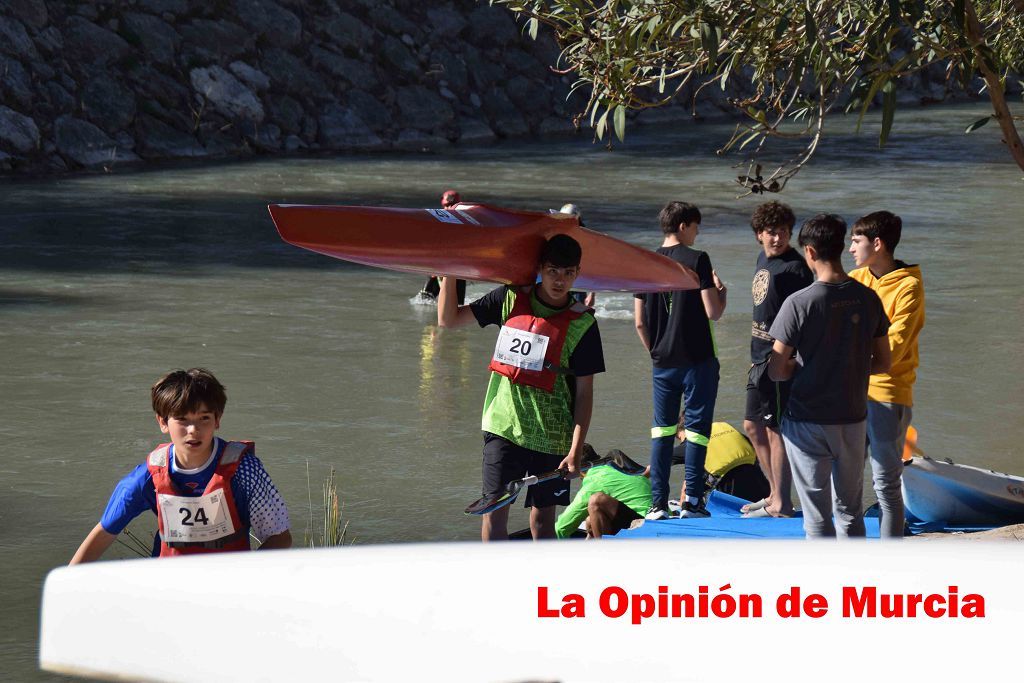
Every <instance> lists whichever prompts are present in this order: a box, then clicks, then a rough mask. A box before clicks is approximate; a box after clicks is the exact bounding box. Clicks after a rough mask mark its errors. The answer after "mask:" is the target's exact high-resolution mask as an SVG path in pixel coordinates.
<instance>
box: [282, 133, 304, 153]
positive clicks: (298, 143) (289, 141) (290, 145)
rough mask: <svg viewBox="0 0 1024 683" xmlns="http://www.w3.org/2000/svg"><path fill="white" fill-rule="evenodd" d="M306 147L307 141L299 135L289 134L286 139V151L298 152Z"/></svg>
mask: <svg viewBox="0 0 1024 683" xmlns="http://www.w3.org/2000/svg"><path fill="white" fill-rule="evenodd" d="M305 148H306V143H305V142H303V141H302V138H300V137H299V136H297V135H289V136H288V137H286V138H285V139H284V151H286V152H297V151H299V150H300V149H305Z"/></svg>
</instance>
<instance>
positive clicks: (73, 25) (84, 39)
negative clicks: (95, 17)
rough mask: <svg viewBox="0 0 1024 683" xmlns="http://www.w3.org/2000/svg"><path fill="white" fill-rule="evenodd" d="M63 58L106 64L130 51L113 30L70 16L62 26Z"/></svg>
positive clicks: (119, 58) (125, 55) (123, 56)
mask: <svg viewBox="0 0 1024 683" xmlns="http://www.w3.org/2000/svg"><path fill="white" fill-rule="evenodd" d="M64 49H65V55H64V57H65V59H67V60H68V62H72V63H73V62H76V61H78V62H85V63H87V64H99V65H106V64H109V63H111V62H117V61H119V60H121V59H124V58H125V57H127V56H128V55H130V54H131V53H132V48H131V46H130V45H129V44H128V43H126V42H125V40H124V38H122V37H121V36H119V35H117V34H116V33H114V32H113V31H108V30H107V29H105V28H102V27H100V26H97V25H96V24H94V23H92V22H91V21H88V20H86V19H83V18H82V17H70V18H69V19H68V20H67V23H66V24H65V27H64Z"/></svg>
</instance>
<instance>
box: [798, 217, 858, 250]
mask: <svg viewBox="0 0 1024 683" xmlns="http://www.w3.org/2000/svg"><path fill="white" fill-rule="evenodd" d="M798 242H799V244H800V246H801V247H814V251H816V252H818V260H820V261H838V260H839V259H841V258H842V257H843V247H844V245H845V242H846V221H844V220H843V219H842V217H841V216H837V215H836V214H834V213H819V214H818V215H817V216H815V217H814V218H810V219H808V220H807V221H806V222H805V223H804V224H803V226H802V227H801V228H800V237H799V238H798Z"/></svg>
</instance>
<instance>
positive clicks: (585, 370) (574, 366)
mask: <svg viewBox="0 0 1024 683" xmlns="http://www.w3.org/2000/svg"><path fill="white" fill-rule="evenodd" d="M509 290H512V291H515V290H516V288H514V287H508V286H503V287H496V288H495V289H492V290H491V291H489V292H488V293H487V294H484V295H483V296H482V297H480V298H479V299H477V300H476V301H474V302H473V303H471V304H470V308H472V310H473V315H474V316H475V317H476V321H477V323H478V324H479V325H480V327H487V326H488V325H501V323H502V320H501V310H502V307H503V306H504V305H505V297H506V296H507V293H508V292H509ZM569 368H570V369H571V370H572V371H573V375H575V376H576V377H586V376H587V375H596V374H597V373H599V372H604V350H603V348H602V347H601V332H600V331H599V330H598V329H597V320H595V321H594V322H593V324H592V325H591V326H590V327H589V328H587V331H586V332H584V333H583V336H582V337H581V338H580V341H579V343H578V344H577V345H576V348H574V349H573V350H572V353H571V354H569ZM569 379H571V376H570V377H569ZM569 387H570V389H574V386H573V382H571V381H570V382H569Z"/></svg>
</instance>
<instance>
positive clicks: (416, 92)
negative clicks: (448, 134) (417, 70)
mask: <svg viewBox="0 0 1024 683" xmlns="http://www.w3.org/2000/svg"><path fill="white" fill-rule="evenodd" d="M395 106H396V107H397V108H398V111H399V114H400V115H401V117H402V120H403V121H405V122H406V123H407V124H408V125H410V126H412V127H414V128H417V129H419V130H425V131H431V130H435V129H437V128H439V127H441V126H443V125H445V124H448V123H451V122H452V121H453V120H454V119H455V110H454V109H452V105H450V104H448V103H447V102H445V101H444V100H443V99H441V97H440V96H439V95H437V94H436V93H433V92H431V91H429V90H427V89H426V88H424V87H423V86H421V85H414V86H410V87H406V88H398V89H397V90H396V91H395Z"/></svg>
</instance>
